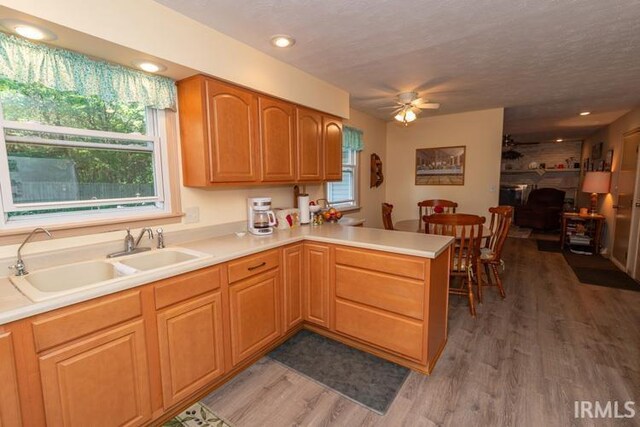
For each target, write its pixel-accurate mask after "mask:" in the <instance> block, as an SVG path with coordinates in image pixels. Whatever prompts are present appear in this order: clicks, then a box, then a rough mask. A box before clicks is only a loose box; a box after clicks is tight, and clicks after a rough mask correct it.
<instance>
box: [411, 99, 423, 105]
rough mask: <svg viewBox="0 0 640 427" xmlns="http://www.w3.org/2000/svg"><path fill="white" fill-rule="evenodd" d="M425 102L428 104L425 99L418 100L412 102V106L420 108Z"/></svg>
mask: <svg viewBox="0 0 640 427" xmlns="http://www.w3.org/2000/svg"><path fill="white" fill-rule="evenodd" d="M425 102H427V100H426V99H424V98H416V99H414V100H413V101H411V105H413V106H418V105H420V104H423V103H425Z"/></svg>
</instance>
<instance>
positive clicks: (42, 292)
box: [9, 248, 209, 302]
mask: <svg viewBox="0 0 640 427" xmlns="http://www.w3.org/2000/svg"><path fill="white" fill-rule="evenodd" d="M208 256H209V255H208V254H205V253H200V252H196V251H191V250H188V249H183V248H168V249H159V250H153V251H150V252H143V253H141V254H136V255H129V256H127V257H123V258H119V259H117V260H115V259H113V260H95V261H87V262H79V263H74V264H66V265H61V266H58V267H51V268H45V269H42V270H36V271H32V272H30V273H29V274H26V275H24V276H10V277H9V279H10V280H11V282H12V283H13V284H14V285H15V286H16V287H17V288H18V289H19V290H20V291H21V292H22V293H23V294H25V295H26V296H27V297H28V298H29V299H30V300H32V301H36V302H37V301H45V300H48V299H51V298H56V297H59V296H62V295H68V294H72V293H75V292H79V291H83V290H86V289H92V288H97V287H100V286H103V285H107V284H110V283H115V282H118V281H122V280H124V279H126V278H127V277H133V276H136V275H140V274H142V273H145V272H147V271H153V270H159V269H161V268H164V267H172V266H174V265H177V264H181V263H187V262H189V261H196V260H199V259H202V258H205V257H208Z"/></svg>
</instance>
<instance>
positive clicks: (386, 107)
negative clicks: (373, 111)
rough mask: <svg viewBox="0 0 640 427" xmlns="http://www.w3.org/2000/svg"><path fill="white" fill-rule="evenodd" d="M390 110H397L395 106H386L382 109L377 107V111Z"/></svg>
mask: <svg viewBox="0 0 640 427" xmlns="http://www.w3.org/2000/svg"><path fill="white" fill-rule="evenodd" d="M391 109H394V110H395V109H398V106H397V105H386V106H384V107H378V110H391Z"/></svg>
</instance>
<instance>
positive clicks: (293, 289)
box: [283, 245, 303, 331]
mask: <svg viewBox="0 0 640 427" xmlns="http://www.w3.org/2000/svg"><path fill="white" fill-rule="evenodd" d="M283 255H284V263H283V272H284V286H283V289H284V298H283V299H284V309H283V313H284V329H285V331H288V330H289V329H291V328H293V327H294V326H296V325H297V324H298V323H300V322H302V263H303V261H302V245H295V246H290V247H287V248H284V249H283Z"/></svg>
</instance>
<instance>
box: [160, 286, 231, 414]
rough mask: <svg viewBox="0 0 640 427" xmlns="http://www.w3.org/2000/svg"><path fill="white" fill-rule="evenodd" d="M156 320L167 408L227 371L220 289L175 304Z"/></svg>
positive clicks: (163, 392)
mask: <svg viewBox="0 0 640 427" xmlns="http://www.w3.org/2000/svg"><path fill="white" fill-rule="evenodd" d="M157 320H158V341H159V345H160V369H161V373H162V375H161V377H162V396H163V402H164V407H165V409H166V408H169V407H170V406H171V405H173V404H175V403H178V402H179V401H180V400H182V399H184V398H186V397H188V396H189V395H190V394H192V393H194V392H196V391H198V390H199V389H201V388H203V387H204V386H206V385H207V384H209V383H211V382H212V381H213V380H215V379H216V378H218V377H220V376H221V375H222V374H224V358H223V354H224V345H223V333H222V324H223V322H222V299H221V295H220V292H219V291H218V292H215V293H213V294H208V295H205V296H201V297H198V298H196V299H194V300H190V301H187V302H184V303H182V304H177V305H175V306H172V307H170V308H168V309H166V310H163V311H161V312H160V313H158V316H157Z"/></svg>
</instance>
